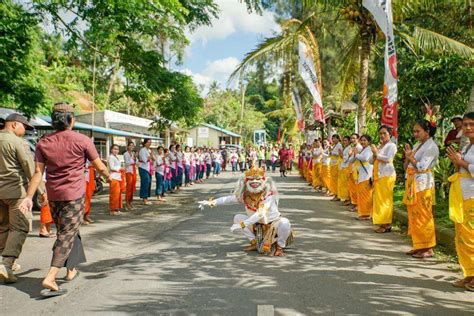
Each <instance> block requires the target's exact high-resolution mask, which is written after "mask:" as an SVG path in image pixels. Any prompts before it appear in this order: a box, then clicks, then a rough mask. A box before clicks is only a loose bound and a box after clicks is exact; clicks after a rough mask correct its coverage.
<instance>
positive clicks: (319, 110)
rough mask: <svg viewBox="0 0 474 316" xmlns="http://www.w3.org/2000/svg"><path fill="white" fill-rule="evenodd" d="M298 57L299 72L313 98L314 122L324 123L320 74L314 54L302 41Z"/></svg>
mask: <svg viewBox="0 0 474 316" xmlns="http://www.w3.org/2000/svg"><path fill="white" fill-rule="evenodd" d="M298 55H299V60H298V72H299V73H300V75H301V78H303V81H304V83H305V84H306V86H307V87H308V89H309V92H310V93H311V95H312V96H313V117H314V120H315V121H317V122H322V123H324V122H325V121H324V110H323V101H322V100H321V91H319V85H318V74H317V73H316V70H315V67H314V62H313V53H312V51H311V49H310V48H309V47H308V46H307V45H306V44H305V43H304V42H303V41H301V40H300V41H299V42H298Z"/></svg>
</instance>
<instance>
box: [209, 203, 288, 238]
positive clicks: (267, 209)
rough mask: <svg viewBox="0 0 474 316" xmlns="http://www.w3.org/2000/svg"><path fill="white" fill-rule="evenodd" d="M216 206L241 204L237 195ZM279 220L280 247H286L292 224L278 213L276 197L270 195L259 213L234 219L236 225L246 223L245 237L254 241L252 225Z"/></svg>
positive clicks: (250, 212) (249, 213) (238, 215)
mask: <svg viewBox="0 0 474 316" xmlns="http://www.w3.org/2000/svg"><path fill="white" fill-rule="evenodd" d="M215 203H216V205H228V204H236V203H240V202H239V200H238V199H237V197H236V196H235V195H228V196H224V197H221V198H218V199H216V200H215ZM277 219H280V224H279V225H278V230H277V234H278V245H279V246H280V247H285V246H286V240H287V239H288V236H289V235H290V232H291V224H290V221H289V220H288V219H287V218H285V217H281V214H280V212H279V211H278V203H277V199H276V198H275V196H273V195H270V196H269V197H267V199H266V200H265V202H264V204H263V207H262V208H261V209H260V210H259V211H257V212H252V211H250V210H247V215H244V214H237V215H235V217H234V225H235V224H240V221H244V223H245V226H246V227H245V229H243V233H244V235H245V236H246V237H247V238H249V240H252V239H254V238H255V235H254V234H253V232H252V231H250V229H249V228H248V227H249V226H250V225H253V224H255V223H262V224H269V223H271V222H273V221H275V220H277Z"/></svg>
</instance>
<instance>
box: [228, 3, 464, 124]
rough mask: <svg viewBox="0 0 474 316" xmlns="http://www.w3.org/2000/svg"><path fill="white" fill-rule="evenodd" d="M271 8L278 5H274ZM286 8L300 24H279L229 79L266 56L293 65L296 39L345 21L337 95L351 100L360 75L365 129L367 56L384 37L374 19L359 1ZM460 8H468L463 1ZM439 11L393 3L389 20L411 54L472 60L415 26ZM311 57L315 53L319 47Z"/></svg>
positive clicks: (251, 5)
mask: <svg viewBox="0 0 474 316" xmlns="http://www.w3.org/2000/svg"><path fill="white" fill-rule="evenodd" d="M245 2H246V3H247V5H248V7H249V9H254V10H257V11H258V10H261V6H260V4H261V1H260V0H245ZM273 2H274V3H276V2H278V0H274V1H273ZM289 2H291V3H294V4H295V5H299V6H300V7H301V8H302V13H303V18H302V19H301V20H296V19H290V20H289V21H288V23H289V22H290V21H293V22H292V23H289V24H287V25H285V24H283V25H282V32H281V34H277V35H275V36H274V37H270V38H266V39H265V40H264V41H263V42H262V43H261V44H260V45H259V46H258V47H257V48H256V49H255V50H253V51H251V52H249V53H248V54H247V55H246V56H245V58H244V59H243V61H242V63H241V64H240V65H239V67H238V68H237V69H236V71H235V72H234V74H233V75H234V76H235V75H236V74H237V73H239V72H242V71H243V69H245V67H247V66H248V65H250V64H252V63H254V62H255V61H256V60H258V59H259V58H260V57H262V56H266V55H269V54H270V55H273V57H274V58H275V59H277V60H282V59H283V60H284V61H285V62H286V63H290V64H291V63H292V60H294V59H295V49H294V45H295V39H296V38H301V36H303V38H304V37H305V36H304V34H305V33H306V38H307V37H308V34H311V37H312V38H314V30H315V29H316V28H315V27H318V28H321V29H322V30H323V31H330V29H328V27H333V24H330V23H324V22H320V21H322V20H324V18H329V19H330V20H331V21H332V22H333V23H339V22H340V21H345V22H346V23H348V25H349V26H350V27H351V31H352V32H350V34H352V35H353V37H352V39H351V40H350V41H349V45H347V47H345V49H344V51H345V53H344V54H343V55H342V58H341V61H340V66H339V68H340V69H341V70H342V72H341V76H340V85H339V86H340V88H341V90H340V94H341V95H342V96H347V95H350V94H351V92H352V91H351V90H353V89H354V88H355V85H354V83H355V80H354V77H355V73H354V72H355V71H357V70H358V72H359V73H358V82H359V89H358V90H359V91H358V93H359V97H358V101H359V104H358V125H359V130H360V131H364V130H365V128H366V113H367V91H368V79H369V61H370V54H371V52H373V51H374V50H376V49H377V47H376V46H375V45H374V42H375V38H376V37H377V36H379V37H381V36H383V33H382V32H381V30H380V29H379V28H378V27H377V25H376V23H375V21H374V19H373V17H372V15H371V14H370V13H369V12H368V11H367V10H366V9H365V8H364V7H363V6H362V0H289ZM439 2H443V1H439ZM265 3H266V5H268V4H269V3H272V1H269V0H266V1H265ZM463 3H465V5H466V6H467V5H468V4H466V2H464V1H463ZM437 5H439V3H438V1H428V0H394V3H393V11H394V12H393V15H394V23H395V31H396V32H397V35H399V36H400V38H401V39H402V42H403V43H404V44H405V45H406V46H407V47H409V48H410V50H411V51H412V52H413V53H417V52H419V51H420V50H436V51H442V52H444V53H451V52H454V53H457V54H460V55H462V56H468V57H472V56H473V49H472V48H471V47H469V46H468V45H465V44H463V43H461V42H459V41H456V40H454V39H451V38H449V37H447V36H444V35H442V34H439V33H437V32H435V31H432V30H429V29H426V28H423V27H420V26H419V25H414V24H413V21H412V20H413V19H412V17H413V16H414V15H416V13H417V11H418V10H421V9H423V10H425V11H427V10H429V9H433V10H434V9H436V7H437ZM459 8H460V10H461V9H462V8H463V6H462V5H459ZM318 20H319V21H318ZM293 25H298V28H297V29H293V28H292V26H293ZM313 51H314V52H315V53H317V52H318V50H317V46H316V47H314V49H313ZM315 57H316V56H315ZM315 61H316V62H317V63H319V58H315ZM316 67H317V68H318V76H319V77H320V78H321V74H320V65H317V66H316Z"/></svg>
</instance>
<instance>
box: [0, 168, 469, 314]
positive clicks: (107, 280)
mask: <svg viewBox="0 0 474 316" xmlns="http://www.w3.org/2000/svg"><path fill="white" fill-rule="evenodd" d="M235 180H236V178H235V177H232V176H231V175H229V174H227V175H224V176H223V177H222V178H218V179H211V180H210V181H208V182H207V183H206V184H205V185H195V186H193V187H191V188H188V189H186V190H185V191H182V192H181V193H179V194H178V195H175V196H173V197H171V198H170V203H167V204H166V205H164V204H160V205H158V204H157V202H155V203H156V204H155V205H154V206H153V207H152V208H148V209H141V210H138V211H137V212H135V213H133V214H126V215H124V216H121V217H112V218H111V217H109V216H107V215H106V214H105V211H102V213H100V212H98V211H97V209H105V205H106V197H102V199H101V200H99V201H98V202H96V203H95V205H94V208H95V216H96V218H97V219H98V221H97V223H96V224H94V225H90V226H87V227H83V228H82V234H83V236H84V238H83V239H84V240H85V247H86V252H87V253H86V254H87V256H88V260H89V262H88V263H87V264H86V265H84V266H83V267H82V269H81V271H82V274H81V276H80V278H79V279H77V280H76V281H74V282H73V283H70V284H64V285H63V287H64V288H67V289H68V290H69V294H68V295H67V296H64V297H61V298H54V299H48V300H42V299H39V298H38V293H39V291H40V283H41V277H42V276H43V275H44V274H45V271H46V270H47V266H48V264H49V260H50V247H51V245H52V241H50V240H46V241H45V240H44V239H39V238H34V237H31V238H29V239H28V240H27V243H26V245H25V249H24V254H23V256H22V258H21V260H20V262H21V264H22V266H23V272H22V273H21V274H20V281H19V282H18V283H17V284H16V285H13V286H0V299H1V301H0V304H1V308H2V313H1V314H4V315H26V314H35V315H36V314H40V315H43V314H45V315H46V314H48V315H51V314H58V315H60V314H66V313H68V314H73V315H79V314H80V315H84V314H94V313H97V314H164V315H189V314H192V315H257V314H259V315H273V313H274V314H275V315H315V314H325V315H343V314H353V315H366V314H405V315H411V314H420V315H463V314H466V315H467V314H471V315H472V313H473V311H474V293H468V292H463V291H459V290H456V289H454V288H453V287H452V286H451V285H450V284H449V282H451V281H453V280H454V279H455V278H456V277H458V276H459V272H458V271H456V269H458V267H456V266H454V265H452V264H451V265H449V264H445V263H440V262H437V261H436V260H426V261H422V262H420V261H416V260H414V259H411V258H410V257H408V256H406V255H404V252H405V251H407V250H408V249H409V248H410V247H409V242H408V240H407V239H405V238H403V237H402V236H400V235H399V234H396V233H393V234H385V235H383V236H381V235H378V234H375V233H373V232H372V227H371V225H370V224H369V223H360V222H358V221H355V220H353V219H352V218H351V217H352V216H353V215H352V214H350V213H348V212H347V211H345V210H344V208H342V207H340V206H338V205H336V203H334V202H330V201H328V199H327V198H325V197H322V196H320V195H318V194H315V193H313V192H311V190H310V189H309V188H308V187H307V186H306V185H305V184H304V183H303V182H302V181H301V180H300V179H299V178H298V177H296V176H292V177H289V178H286V179H281V178H276V179H275V180H276V181H277V182H278V188H279V190H280V209H281V212H282V213H283V214H284V215H285V216H286V217H288V218H289V219H290V221H291V222H292V224H293V226H294V228H295V229H296V232H297V239H296V243H295V245H294V246H293V248H292V249H289V250H288V251H287V253H288V256H286V257H284V258H270V257H261V256H258V255H256V254H254V253H252V254H247V253H244V252H243V251H242V250H241V249H242V247H243V246H244V245H245V244H246V241H245V240H244V239H243V238H241V236H240V235H238V234H232V233H231V232H230V231H229V227H230V226H231V222H232V218H233V215H234V214H235V213H238V212H243V208H242V207H241V206H225V207H220V208H214V209H206V210H205V211H203V212H199V211H197V209H196V204H195V202H196V201H198V200H200V199H204V198H208V197H209V196H210V195H212V196H222V195H226V194H228V193H229V192H230V191H231V190H232V188H233V184H234V182H235ZM171 202H172V203H171ZM173 205H174V206H173Z"/></svg>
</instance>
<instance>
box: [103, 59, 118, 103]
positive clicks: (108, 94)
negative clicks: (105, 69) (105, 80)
mask: <svg viewBox="0 0 474 316" xmlns="http://www.w3.org/2000/svg"><path fill="white" fill-rule="evenodd" d="M119 68H120V59H118V58H117V59H116V60H115V65H114V68H113V69H112V77H111V78H110V82H109V88H108V89H107V96H106V98H105V108H108V106H109V103H110V96H111V95H112V90H113V88H114V83H115V80H117V74H118V71H119Z"/></svg>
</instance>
